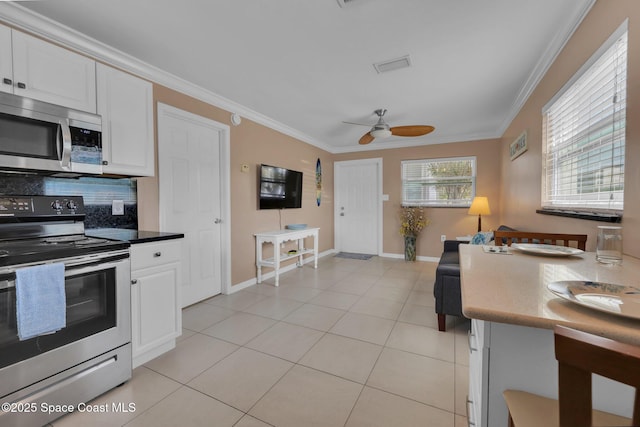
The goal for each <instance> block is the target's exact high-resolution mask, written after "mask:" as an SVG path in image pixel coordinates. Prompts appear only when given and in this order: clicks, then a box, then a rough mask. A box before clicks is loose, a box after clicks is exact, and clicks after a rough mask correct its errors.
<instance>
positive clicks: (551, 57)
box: [497, 0, 596, 136]
mask: <svg viewBox="0 0 640 427" xmlns="http://www.w3.org/2000/svg"><path fill="white" fill-rule="evenodd" d="M595 3H596V0H588V1H586V2H585V3H584V4H583V6H582V8H580V9H578V10H576V12H575V13H574V15H573V18H572V19H571V20H569V25H566V26H564V27H561V28H560V29H559V31H558V32H557V33H556V35H555V36H554V38H553V40H552V41H551V43H549V45H548V46H547V48H546V49H545V51H544V53H543V54H542V56H541V57H540V59H539V60H538V62H537V63H536V65H535V67H533V70H532V71H531V74H530V75H529V78H528V79H527V81H526V82H525V83H524V85H523V86H522V88H521V89H520V92H519V93H518V96H516V99H515V101H514V102H513V104H512V105H511V108H510V109H509V113H508V114H507V117H505V119H504V121H503V122H502V125H501V126H500V127H499V128H498V129H497V133H499V134H500V135H501V136H502V135H504V133H505V132H506V130H507V128H508V127H509V125H510V124H511V122H512V121H513V119H515V118H516V116H517V115H518V113H519V112H520V110H521V109H522V107H523V106H524V104H525V103H526V102H527V100H528V99H529V97H530V96H531V94H532V93H533V91H534V90H535V88H536V87H537V86H538V83H540V81H541V80H542V78H543V77H544V75H545V74H546V73H547V71H549V68H551V65H552V64H553V63H554V61H555V60H556V58H557V57H558V55H559V54H560V52H561V51H562V49H564V47H565V45H566V44H567V42H569V40H570V39H571V37H572V36H573V33H575V31H576V30H577V29H578V27H579V26H580V24H581V23H582V20H583V19H584V18H585V17H586V16H587V14H588V13H589V11H590V10H591V8H592V7H593V5H594V4H595Z"/></svg>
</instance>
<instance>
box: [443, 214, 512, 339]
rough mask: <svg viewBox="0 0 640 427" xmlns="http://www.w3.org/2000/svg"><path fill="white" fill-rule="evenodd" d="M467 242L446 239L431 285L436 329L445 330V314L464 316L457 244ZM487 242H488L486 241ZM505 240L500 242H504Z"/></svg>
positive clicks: (503, 226)
mask: <svg viewBox="0 0 640 427" xmlns="http://www.w3.org/2000/svg"><path fill="white" fill-rule="evenodd" d="M498 230H502V231H517V230H516V229H514V228H511V227H507V226H506V225H501V226H500V227H498ZM465 243H467V242H463V241H459V240H446V241H445V242H444V252H442V255H441V256H440V262H439V263H438V268H437V269H436V281H435V283H434V285H433V296H434V297H435V299H436V314H437V315H438V330H439V331H442V332H444V331H445V330H446V318H447V314H449V315H451V316H459V317H464V315H463V314H462V296H461V294H460V255H459V254H458V246H460V244H465ZM487 243H489V242H487ZM504 243H506V242H502V243H501V244H504Z"/></svg>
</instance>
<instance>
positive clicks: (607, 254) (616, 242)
mask: <svg viewBox="0 0 640 427" xmlns="http://www.w3.org/2000/svg"><path fill="white" fill-rule="evenodd" d="M596 260H598V262H601V263H603V264H621V263H622V227H613V226H599V227H598V241H597V245H596Z"/></svg>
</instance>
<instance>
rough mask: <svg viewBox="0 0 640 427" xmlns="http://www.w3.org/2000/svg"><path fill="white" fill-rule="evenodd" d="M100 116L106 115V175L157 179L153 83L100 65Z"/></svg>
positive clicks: (98, 67)
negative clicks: (155, 174) (155, 176)
mask: <svg viewBox="0 0 640 427" xmlns="http://www.w3.org/2000/svg"><path fill="white" fill-rule="evenodd" d="M97 72H98V114H100V115H102V143H103V151H102V154H103V158H104V162H106V163H104V164H103V167H102V170H103V172H104V173H112V174H118V175H130V176H153V175H154V170H155V163H154V161H155V155H154V154H155V150H154V141H153V89H152V85H151V83H149V82H147V81H145V80H142V79H139V78H137V77H135V76H132V75H130V74H127V73H125V72H122V71H120V70H116V69H115V68H111V67H108V66H106V65H102V64H98V65H97Z"/></svg>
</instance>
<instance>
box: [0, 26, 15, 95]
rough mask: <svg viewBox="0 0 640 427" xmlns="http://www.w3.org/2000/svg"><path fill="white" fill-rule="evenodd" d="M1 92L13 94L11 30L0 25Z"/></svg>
mask: <svg viewBox="0 0 640 427" xmlns="http://www.w3.org/2000/svg"><path fill="white" fill-rule="evenodd" d="M0 91H1V92H8V93H13V54H12V53H11V28H9V27H5V26H4V25H0Z"/></svg>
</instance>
